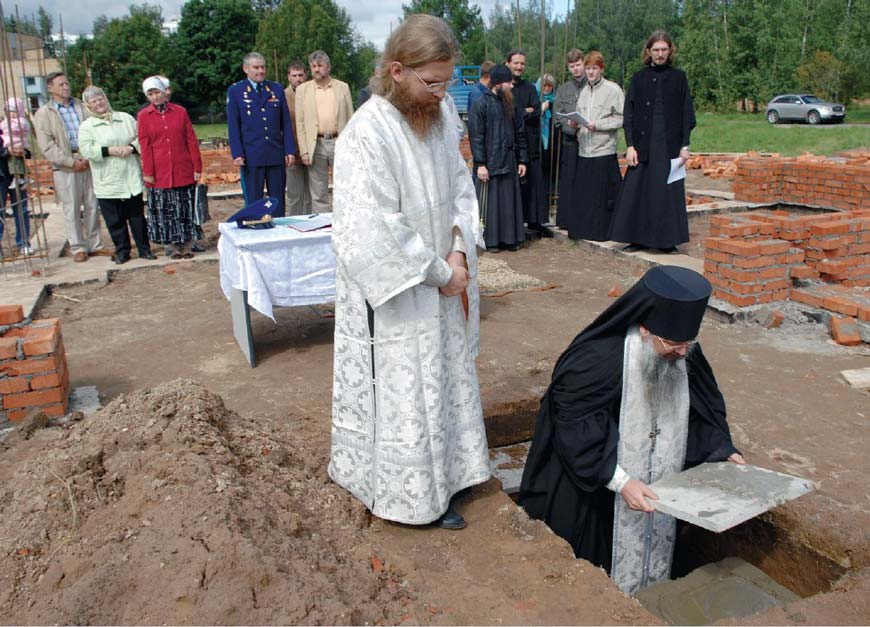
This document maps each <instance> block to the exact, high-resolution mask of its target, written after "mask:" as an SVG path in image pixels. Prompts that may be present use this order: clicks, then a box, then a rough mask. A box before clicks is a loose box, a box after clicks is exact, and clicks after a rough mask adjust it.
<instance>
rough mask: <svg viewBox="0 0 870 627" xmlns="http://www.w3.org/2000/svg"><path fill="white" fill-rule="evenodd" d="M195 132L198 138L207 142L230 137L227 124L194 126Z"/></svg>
mask: <svg viewBox="0 0 870 627" xmlns="http://www.w3.org/2000/svg"><path fill="white" fill-rule="evenodd" d="M193 132H194V133H196V138H197V139H199V140H206V139H210V138H212V137H223V138H224V139H226V138H227V137H229V135H228V133H227V125H226V122H224V123H222V124H194V125H193Z"/></svg>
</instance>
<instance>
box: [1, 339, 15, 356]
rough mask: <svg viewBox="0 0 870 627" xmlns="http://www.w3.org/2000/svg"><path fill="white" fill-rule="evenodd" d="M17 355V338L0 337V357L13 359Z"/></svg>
mask: <svg viewBox="0 0 870 627" xmlns="http://www.w3.org/2000/svg"><path fill="white" fill-rule="evenodd" d="M17 355H18V340H17V339H15V338H14V337H0V359H15V357H16V356H17Z"/></svg>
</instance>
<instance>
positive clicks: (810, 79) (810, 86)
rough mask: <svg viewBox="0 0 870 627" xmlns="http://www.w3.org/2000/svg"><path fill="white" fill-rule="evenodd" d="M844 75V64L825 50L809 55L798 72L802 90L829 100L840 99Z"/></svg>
mask: <svg viewBox="0 0 870 627" xmlns="http://www.w3.org/2000/svg"><path fill="white" fill-rule="evenodd" d="M842 74H843V62H842V61H840V60H839V59H838V58H836V57H835V56H834V55H832V54H831V53H830V52H827V51H825V50H816V51H815V52H813V53H812V54H811V55H807V57H806V58H805V59H804V61H803V63H801V65H800V67H798V69H797V72H796V76H797V79H798V84H799V85H800V87H801V89H805V90H807V91H809V92H812V93H813V94H815V95H816V96H819V97H820V98H826V99H828V100H836V99H838V98H839V97H840V91H841V86H840V77H841V76H842Z"/></svg>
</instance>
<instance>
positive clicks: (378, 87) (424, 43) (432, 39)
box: [372, 13, 460, 100]
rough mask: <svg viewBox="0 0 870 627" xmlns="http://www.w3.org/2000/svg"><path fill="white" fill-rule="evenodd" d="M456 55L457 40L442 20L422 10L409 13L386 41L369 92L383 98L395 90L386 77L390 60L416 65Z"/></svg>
mask: <svg viewBox="0 0 870 627" xmlns="http://www.w3.org/2000/svg"><path fill="white" fill-rule="evenodd" d="M459 55H460V50H459V43H458V42H457V41H456V37H455V36H454V35H453V31H451V30H450V27H449V26H447V23H446V22H445V21H444V20H442V19H441V18H438V17H435V16H433V15H425V14H423V13H416V14H414V15H411V16H409V17H408V18H407V19H406V20H405V21H403V22H402V24H401V25H400V26H399V27H398V28H397V29H396V30H394V31H393V34H392V35H390V38H389V40H387V46H386V48H385V49H384V54H383V55H382V56H381V61H380V64H379V65H378V69H377V72H376V73H375V76H374V78H373V79H372V92H373V93H375V94H378V95H379V96H383V97H384V98H386V99H387V100H390V99H392V96H393V93H394V92H395V89H396V83H395V81H393V78H392V76H390V65H392V64H393V63H401V64H402V65H404V66H407V67H410V68H418V67H420V66H421V65H426V64H427V63H432V62H435V61H452V60H454V59H456V58H458V57H459Z"/></svg>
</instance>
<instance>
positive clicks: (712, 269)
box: [704, 259, 719, 274]
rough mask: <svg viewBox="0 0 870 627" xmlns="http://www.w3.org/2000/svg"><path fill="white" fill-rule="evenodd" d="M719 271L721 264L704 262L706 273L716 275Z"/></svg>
mask: <svg viewBox="0 0 870 627" xmlns="http://www.w3.org/2000/svg"><path fill="white" fill-rule="evenodd" d="M718 271H719V264H718V263H716V262H714V261H708V260H706V259H705V260H704V272H709V273H711V274H715V273H717V272H718Z"/></svg>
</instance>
